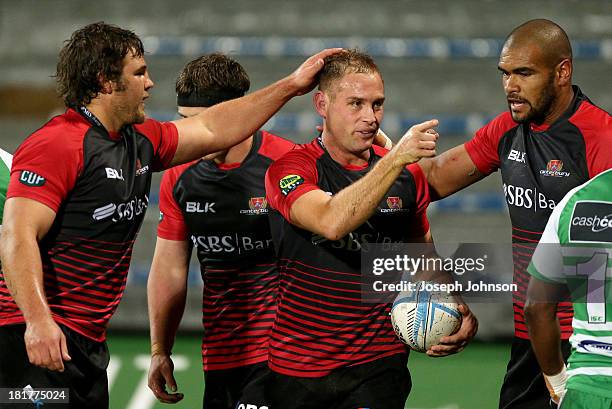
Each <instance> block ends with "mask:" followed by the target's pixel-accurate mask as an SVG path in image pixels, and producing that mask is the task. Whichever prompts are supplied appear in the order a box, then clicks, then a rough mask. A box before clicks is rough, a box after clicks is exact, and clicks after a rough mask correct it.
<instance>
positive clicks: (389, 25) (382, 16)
mask: <svg viewBox="0 0 612 409" xmlns="http://www.w3.org/2000/svg"><path fill="white" fill-rule="evenodd" d="M531 18H549V19H552V20H554V21H555V22H557V23H558V24H560V25H561V26H562V27H564V28H565V30H566V31H567V32H568V34H569V36H570V39H571V40H572V46H573V49H574V56H575V58H574V83H575V84H578V85H580V86H581V88H582V90H583V91H584V92H585V93H586V94H587V95H588V96H589V97H590V98H591V100H592V101H593V102H595V103H596V104H597V105H599V106H600V107H602V108H604V109H606V110H607V111H610V110H611V109H612V92H611V91H612V89H611V82H610V79H609V76H610V73H611V72H612V2H610V1H603V0H602V1H596V0H581V1H561V0H556V1H543V0H537V1H535V0H513V1H511V2H510V1H478V0H464V1H456V0H440V1H431V2H421V1H414V0H410V1H408V0H406V1H399V0H395V1H394V0H378V1H375V2H373V1H361V0H351V1H348V0H337V1H334V2H330V1H322V0H310V1H308V2H306V1H303V2H298V1H289V0H285V1H282V0H267V1H256V0H225V1H220V2H212V1H202V0H200V1H195V0H174V1H167V0H148V1H142V0H133V1H126V0H107V1H95V2H83V1H75V0H61V1H60V0H47V1H42V0H20V1H11V0H0V61H1V64H0V140H1V143H0V146H2V147H3V148H4V149H6V150H8V151H9V152H14V150H15V149H16V148H17V146H18V145H19V144H20V142H21V141H22V140H23V139H24V138H25V137H26V136H27V135H28V134H30V133H31V132H32V131H34V130H36V129H37V128H39V127H40V125H41V124H42V123H43V122H45V121H46V120H47V119H48V118H50V117H51V116H53V115H55V114H57V113H58V112H62V110H63V106H62V104H61V101H60V100H59V99H58V98H57V97H56V95H55V83H54V78H53V75H54V72H55V63H56V57H57V54H58V51H59V49H60V47H61V46H62V42H63V41H64V40H65V39H67V38H68V37H69V36H70V34H71V33H72V31H74V30H75V29H77V28H79V27H81V26H83V25H85V24H88V23H90V22H94V21H99V20H103V21H106V22H108V23H113V24H117V25H119V26H121V27H124V28H129V29H131V30H133V31H135V32H136V33H137V34H139V35H140V36H141V37H142V38H143V40H144V43H145V49H146V51H147V55H146V58H147V61H148V64H149V67H150V72H151V75H152V78H153V80H154V81H155V83H156V86H155V88H154V89H153V92H152V98H150V99H149V100H148V101H147V113H148V115H150V116H152V117H155V118H157V119H161V120H169V119H173V118H174V117H175V103H176V100H175V97H176V96H175V93H174V81H175V79H176V75H177V73H178V72H179V71H180V69H181V68H182V67H183V65H184V64H185V63H186V62H188V61H189V60H191V59H193V58H195V57H197V56H199V55H201V54H204V53H209V52H213V51H222V52H225V53H227V54H229V55H231V56H232V57H233V58H235V59H236V60H238V61H239V62H240V63H241V64H242V65H243V66H244V67H245V68H246V70H247V72H248V73H249V75H250V77H251V83H252V87H251V89H258V88H260V87H262V86H265V85H267V84H269V83H271V82H273V81H275V80H277V79H280V78H281V77H283V76H284V75H286V74H288V73H290V72H291V71H292V70H293V69H295V67H297V66H298V65H299V64H300V63H301V61H302V60H303V59H304V58H305V57H306V56H308V55H311V54H312V53H314V52H316V51H318V50H320V49H322V48H325V47H330V46H334V47H336V46H339V47H357V48H360V49H362V50H364V51H366V52H368V53H370V54H371V55H372V56H374V57H375V59H376V61H377V63H378V65H379V67H380V69H381V71H382V73H383V76H384V79H385V87H386V90H385V91H386V96H387V100H386V103H385V119H384V121H383V128H384V129H385V131H386V132H387V133H388V134H389V135H390V136H391V137H392V139H395V140H397V139H398V138H399V137H400V136H401V135H402V134H403V132H404V131H405V130H406V129H408V127H409V126H410V125H411V124H413V123H415V122H419V121H421V120H423V119H428V118H430V117H436V118H438V119H440V127H439V132H440V134H441V136H442V138H441V140H440V143H441V150H442V151H443V150H446V149H448V148H450V147H453V146H455V145H457V144H461V143H463V142H465V141H467V140H468V139H470V138H471V136H472V135H473V133H474V131H475V130H476V129H478V128H479V127H480V126H482V125H483V124H484V123H486V121H488V120H489V119H491V118H492V117H494V116H495V115H496V114H498V113H499V112H501V111H504V110H506V109H507V106H506V104H505V99H504V95H503V91H502V87H501V79H500V74H499V73H498V71H497V57H498V55H499V51H500V48H501V45H502V43H503V40H504V38H505V36H506V35H507V34H508V33H509V32H510V31H511V30H512V29H513V28H514V27H516V26H517V25H519V24H521V23H522V22H524V21H526V20H528V19H531ZM606 78H608V79H606ZM318 123H319V119H318V117H317V116H316V114H315V112H314V110H313V108H312V103H311V97H310V95H308V96H303V97H299V98H295V99H294V100H292V101H291V102H290V103H289V104H287V106H286V107H285V108H284V109H283V110H282V111H281V112H279V113H278V114H277V115H276V116H275V117H274V118H273V119H272V120H271V121H270V122H269V123H268V124H266V126H265V128H266V129H269V130H272V131H274V132H275V133H277V134H279V135H281V136H284V137H287V138H289V139H292V140H294V141H298V142H307V141H309V140H310V139H311V138H313V137H314V135H315V132H316V131H315V126H316V125H317V124H318ZM58 160H61V158H58ZM158 185H159V175H158V176H157V177H156V178H155V179H154V183H153V188H152V192H151V195H152V197H151V199H152V200H151V206H150V209H149V212H148V213H147V218H146V221H145V223H144V225H143V228H142V230H141V233H140V236H139V239H138V243H137V246H136V250H135V253H134V259H133V263H132V268H131V272H130V276H129V285H128V288H127V291H126V295H125V297H124V300H123V302H122V305H121V306H120V308H119V311H118V313H117V315H116V316H115V317H114V318H113V320H112V322H111V330H112V331H111V335H110V338H109V340H110V343H111V351H112V352H113V363H112V365H111V368H110V369H109V373H110V374H111V394H112V395H113V396H114V399H115V400H114V401H113V404H112V405H113V407H130V408H145V407H152V405H153V401H152V400H151V396H150V394H147V391H146V388H145V387H144V385H146V383H145V384H143V383H142V380H141V379H140V377H141V376H143V373H144V372H143V371H144V369H146V368H147V367H148V361H147V350H148V344H147V338H146V331H147V328H148V321H147V320H148V318H147V313H146V289H145V285H146V278H147V274H148V269H149V265H150V260H151V257H152V251H153V248H154V243H155V229H156V224H157V216H158V209H157V202H158V195H157V192H158ZM429 215H430V219H431V222H432V230H433V234H434V237H435V239H436V241H438V242H440V243H454V242H473V243H509V242H510V227H509V221H508V216H507V209H506V206H505V203H504V199H503V192H502V190H501V182H500V179H499V176H498V175H497V174H495V175H491V176H490V177H488V178H486V179H485V180H483V181H481V182H479V183H478V184H476V185H474V186H472V187H471V188H469V189H467V190H465V191H463V192H461V193H459V194H456V195H454V196H452V197H450V198H448V199H445V200H444V201H441V202H439V203H435V204H433V205H432V206H431V208H430V211H429ZM508 255H509V254H508ZM192 270H193V271H192V274H191V275H190V295H189V297H190V301H189V305H188V309H187V311H186V313H185V317H184V320H183V327H182V329H183V331H185V334H186V338H184V339H183V341H184V343H181V342H182V341H181V342H179V345H181V348H183V346H182V345H184V348H186V349H185V351H189V352H184V355H183V357H182V358H181V359H183V358H184V361H180V362H179V364H180V365H179V364H177V369H178V367H181V368H183V366H184V367H185V368H191V369H189V371H192V372H189V371H187V369H185V371H187V372H185V373H184V374H185V375H184V376H185V380H186V381H185V382H188V384H189V382H192V383H193V385H192V386H190V387H192V388H193V390H191V391H190V392H191V393H190V394H191V398H190V399H194V400H193V401H190V402H192V403H184V404H183V406H182V407H192V406H190V405H193V407H197V406H198V405H201V404H199V402H200V401H199V399H200V397H201V378H200V377H201V374H200V372H199V358H198V355H199V344H198V341H197V339H198V337H199V333H198V332H199V330H200V327H201V316H200V307H199V305H200V298H201V284H200V278H199V272H198V270H197V266H196V265H195V264H194V265H193V266H192ZM473 308H474V310H475V311H476V312H477V315H478V317H479V319H480V332H479V336H478V337H479V338H478V339H479V340H480V342H481V343H480V344H476V345H479V347H474V351H479V350H478V349H477V348H481V349H480V354H478V353H475V352H472V354H475V355H473V356H474V359H475V361H474V362H472V364H474V365H475V368H480V369H474V370H475V371H477V370H479V371H481V372H482V371H484V372H485V373H486V365H493V366H492V367H491V369H490V370H491V371H492V372H491V375H490V376H487V375H483V376H482V377H481V379H482V381H479V382H478V386H477V387H478V388H480V389H479V390H480V391H481V392H479V393H476V394H474V393H473V392H469V393H467V395H469V396H467V395H466V392H465V390H464V389H465V388H464V387H462V386H461V385H458V386H457V391H456V393H455V392H449V393H448V395H450V396H451V397H448V396H447V397H443V396H441V395H439V394H433V395H430V394H429V392H433V391H434V389H431V388H429V389H428V388H426V387H424V386H423V384H427V383H428V382H429V381H422V380H421V381H419V379H429V378H427V377H428V376H430V377H431V380H432V382H434V381H435V380H436V379H438V378H437V376H439V373H440V372H439V371H441V370H442V369H443V368H445V367H444V366H439V367H437V368H438V370H436V371H433V372H432V371H431V366H430V364H429V362H431V360H427V361H422V359H423V357H415V358H411V359H412V360H414V361H415V362H416V363H414V365H415V368H420V367H422V368H423V370H422V373H419V374H416V375H414V374H413V375H414V377H415V382H414V384H415V389H414V393H413V395H412V396H411V400H412V402H413V404H412V406H411V407H421V408H434V407H436V408H446V409H458V408H464V407H465V408H468V407H469V408H481V407H482V408H485V407H493V406H494V404H495V402H496V399H497V387H498V385H499V384H500V383H501V378H502V377H503V373H504V368H503V366H504V365H505V363H506V359H507V348H505V345H503V344H505V343H506V342H507V340H508V339H509V337H510V336H511V335H512V316H511V312H512V311H511V305H510V304H507V303H505V304H501V303H497V304H477V305H474V306H473ZM126 333H130V334H135V335H134V337H128V336H126V335H125V334H126ZM491 348H493V349H491ZM495 348H497V349H495ZM483 351H484V352H483ZM487 353H488V354H490V357H491V358H490V359H489V358H483V357H485V356H489V355H482V354H487ZM121 354H123V356H122V355H121ZM415 355H416V354H415ZM461 356H463V354H461V355H459V356H457V357H453V358H449V359H448V360H446V361H445V360H437V361H436V364H437V362H441V361H443V362H444V363H443V364H439V365H447V366H448V365H450V367H453V365H452V363H453V362H456V365H455V367H456V368H468V367H469V365H471V364H470V363H469V362H467V361H465V359H467V358H461ZM467 356H471V355H470V354H469V353H468V352H467V351H466V354H465V357H467ZM461 359H464V361H461ZM420 360H421V361H422V366H419V365H421V364H419V362H421V361H420ZM412 365H413V364H412V363H411V366H412ZM128 367H129V368H131V370H132V371H135V372H133V373H132V372H126V371H127V369H126V368H128ZM121 368H123V370H122V369H121ZM440 368H442V369H440ZM415 370H416V369H415ZM449 371H450V369H449ZM135 373H138V375H134V374H135ZM188 374H189V375H188ZM456 375H457V374H456V373H455V374H454V375H452V376H455V377H456ZM117 377H118V378H117ZM449 379H451V378H449ZM452 379H455V378H452ZM484 380H487V381H488V382H493V383H489V384H487V382H485V381H484ZM179 382H180V380H179ZM449 382H450V381H449ZM113 385H115V386H113ZM189 385H190V384H189ZM430 386H431V385H430ZM473 387H476V386H473ZM113 388H115V389H114V390H116V391H119V389H121V388H124V389H126V390H129V391H130V392H125V393H121V394H120V393H119V392H116V393H114V394H113V393H112V391H113ZM143 388H144V389H143ZM139 391H140V392H139ZM462 391H463V392H462ZM464 395H465V396H467V397H465V396H464ZM465 399H467V400H465ZM470 399H472V400H470ZM409 402H410V401H409ZM475 402H476V403H475Z"/></svg>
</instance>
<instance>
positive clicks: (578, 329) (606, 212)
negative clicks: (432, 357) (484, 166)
mask: <svg viewBox="0 0 612 409" xmlns="http://www.w3.org/2000/svg"><path fill="white" fill-rule="evenodd" d="M611 186H612V170H607V171H604V172H603V173H600V174H599V175H597V176H595V177H594V178H593V179H591V180H590V181H588V182H586V183H585V184H583V185H581V186H579V187H577V188H574V189H572V190H570V192H569V193H568V194H567V195H566V196H565V197H564V198H563V199H562V200H561V201H560V202H559V203H558V204H557V206H556V207H555V210H553V212H552V215H551V216H550V219H549V220H548V224H547V225H546V228H545V230H544V233H543V234H542V238H541V239H540V243H539V244H538V247H537V248H536V250H535V252H534V254H533V258H532V259H531V263H530V264H529V269H528V271H529V274H531V276H532V277H531V281H530V282H529V288H528V290H527V303H526V305H525V318H526V319H527V328H528V329H529V335H530V338H531V344H532V346H533V350H534V352H535V355H536V358H537V359H538V362H539V364H540V367H541V368H542V372H543V373H544V377H545V379H546V384H547V386H548V387H549V390H550V394H551V396H552V398H553V401H554V402H555V403H559V401H561V406H560V407H561V409H594V408H610V407H612V342H611V340H610V333H611V332H612V308H610V306H611V302H610V297H612V284H611V280H612V277H611V275H610V270H611V266H612V261H611V260H610V258H611V256H612V193H611V190H610V187H611ZM568 290H569V293H570V294H571V299H572V305H573V307H574V319H573V321H572V327H573V332H572V336H571V338H570V342H571V345H572V353H571V355H570V357H569V360H568V362H569V368H566V365H565V363H564V362H563V361H564V359H563V358H564V357H563V354H562V353H561V342H560V333H559V325H558V323H557V317H556V310H557V305H558V302H559V300H561V299H562V298H563V297H564V296H565V294H566V293H567V291H568Z"/></svg>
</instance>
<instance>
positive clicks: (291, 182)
mask: <svg viewBox="0 0 612 409" xmlns="http://www.w3.org/2000/svg"><path fill="white" fill-rule="evenodd" d="M302 183H304V178H303V177H301V176H300V175H287V176H285V177H284V178H282V179H281V180H280V181H279V182H278V186H279V187H280V190H281V193H282V194H284V195H285V196H287V195H288V194H289V193H291V192H293V191H294V190H295V189H296V188H297V187H298V186H299V185H301V184H302Z"/></svg>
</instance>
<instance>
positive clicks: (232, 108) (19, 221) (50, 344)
mask: <svg viewBox="0 0 612 409" xmlns="http://www.w3.org/2000/svg"><path fill="white" fill-rule="evenodd" d="M338 51H339V49H331V50H325V51H322V52H321V53H319V54H316V55H314V56H313V57H311V58H309V59H307V60H306V62H305V63H304V64H302V65H301V66H300V67H299V68H298V69H297V70H296V71H295V72H294V73H293V74H291V75H290V76H288V77H286V78H285V79H283V80H280V81H278V82H277V83H275V84H272V85H270V86H268V87H266V88H264V89H262V90H260V91H257V92H254V93H252V94H250V95H248V96H245V97H243V98H238V99H235V100H232V101H228V102H227V103H224V104H219V105H217V106H215V107H212V108H210V109H208V110H206V111H204V112H202V113H201V114H200V115H195V116H193V117H190V118H186V119H181V120H177V121H174V122H158V121H155V120H152V119H145V114H144V101H145V99H146V98H148V96H149V92H150V91H151V88H152V87H153V85H154V84H153V81H152V80H151V78H150V76H149V71H148V68H147V65H146V61H145V59H144V57H143V56H144V50H143V45H142V42H141V40H140V39H139V38H138V36H136V35H135V34H134V33H133V32H131V31H128V30H124V29H121V28H119V27H116V26H112V25H108V24H105V23H94V24H90V25H87V26H85V27H83V28H81V29H78V30H77V31H75V32H74V33H73V34H72V37H71V38H70V39H69V40H68V41H67V42H66V43H65V45H64V47H63V48H62V50H61V51H60V54H59V60H58V66H57V81H58V85H59V93H60V94H61V96H62V97H63V99H64V102H65V104H66V107H67V108H68V109H67V111H66V112H65V113H64V114H62V115H59V116H56V117H54V118H53V119H51V120H50V121H49V122H48V123H47V124H45V125H44V126H43V127H42V128H40V129H39V130H38V131H36V132H34V133H33V134H32V135H30V136H29V137H28V138H27V139H26V140H25V141H24V142H23V143H22V145H21V146H20V147H19V148H18V150H17V151H16V153H15V156H14V160H13V167H12V171H11V183H10V184H9V189H8V194H7V197H8V199H7V201H6V206H5V213H4V214H5V223H4V226H3V229H4V232H3V239H2V248H1V255H2V274H1V275H0V387H2V388H19V389H21V388H23V387H25V386H27V385H31V386H32V387H34V388H42V387H44V388H49V387H64V388H69V389H70V397H69V399H70V405H71V407H78V408H94V407H95V408H106V407H108V387H107V377H106V367H107V365H108V359H109V355H108V350H107V347H106V343H105V338H106V326H107V323H108V320H109V319H110V317H111V316H112V314H113V313H114V311H115V309H116V307H117V305H118V303H119V301H120V299H121V295H122V293H123V290H124V288H125V283H126V275H127V271H128V267H129V263H130V256H131V251H132V247H133V243H134V239H135V237H136V234H137V232H138V230H139V227H140V225H141V223H142V220H143V217H144V214H145V211H146V208H147V206H148V202H149V188H150V183H151V174H152V172H154V171H159V170H162V169H165V168H168V167H170V166H173V165H178V164H181V163H185V162H188V161H190V160H193V159H195V158H199V157H202V156H204V155H205V154H207V153H210V152H216V151H219V150H222V149H225V148H227V147H229V146H232V145H235V144H237V143H239V142H241V141H242V140H244V139H246V138H248V137H249V136H250V135H252V134H253V132H255V131H256V130H257V129H258V128H259V127H260V126H261V125H262V124H263V123H265V122H266V121H267V120H268V119H269V118H270V116H271V115H273V114H274V113H275V112H276V111H277V110H278V109H279V108H280V107H281V106H282V105H283V104H284V103H286V102H287V101H288V100H289V99H290V98H291V97H293V96H295V95H300V94H303V93H306V92H308V91H310V89H312V88H313V86H314V84H315V78H316V73H317V72H318V71H319V69H320V68H321V67H322V66H323V58H324V57H326V56H328V55H331V54H333V53H335V52H338Z"/></svg>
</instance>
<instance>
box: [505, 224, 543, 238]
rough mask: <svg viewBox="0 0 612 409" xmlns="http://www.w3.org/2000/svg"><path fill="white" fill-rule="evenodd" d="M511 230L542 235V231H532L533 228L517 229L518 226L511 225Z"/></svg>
mask: <svg viewBox="0 0 612 409" xmlns="http://www.w3.org/2000/svg"><path fill="white" fill-rule="evenodd" d="M512 230H516V231H520V232H522V233H531V234H535V235H537V236H538V237H539V236H541V235H542V233H543V232H541V231H533V230H525V229H519V228H518V227H514V226H513V227H512Z"/></svg>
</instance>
